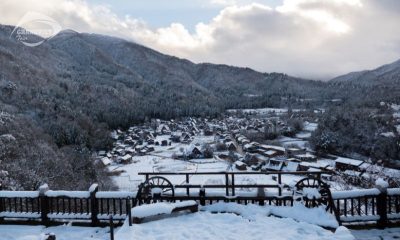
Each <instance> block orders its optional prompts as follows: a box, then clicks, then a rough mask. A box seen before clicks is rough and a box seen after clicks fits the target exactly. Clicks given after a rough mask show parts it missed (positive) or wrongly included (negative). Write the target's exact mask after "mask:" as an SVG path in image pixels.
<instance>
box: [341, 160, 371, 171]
mask: <svg viewBox="0 0 400 240" xmlns="http://www.w3.org/2000/svg"><path fill="white" fill-rule="evenodd" d="M363 163H364V161H361V160H356V159H351V158H344V157H338V158H337V159H336V160H335V168H336V170H340V171H346V170H353V171H359V169H360V166H361V165H362V164H363Z"/></svg>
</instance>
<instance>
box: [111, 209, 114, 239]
mask: <svg viewBox="0 0 400 240" xmlns="http://www.w3.org/2000/svg"><path fill="white" fill-rule="evenodd" d="M110 239H111V240H114V221H113V216H112V215H110Z"/></svg>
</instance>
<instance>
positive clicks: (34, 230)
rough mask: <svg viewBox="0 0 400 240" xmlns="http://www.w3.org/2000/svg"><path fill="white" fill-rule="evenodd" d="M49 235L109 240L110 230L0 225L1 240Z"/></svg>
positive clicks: (61, 238) (74, 239)
mask: <svg viewBox="0 0 400 240" xmlns="http://www.w3.org/2000/svg"><path fill="white" fill-rule="evenodd" d="M47 233H54V234H55V235H56V239H57V240H89V239H90V240H107V239H109V229H108V228H98V227H73V226H67V225H63V226H56V227H49V228H45V227H44V226H25V225H0V240H42V239H43V237H44V235H45V234H47Z"/></svg>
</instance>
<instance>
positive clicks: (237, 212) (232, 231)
mask: <svg viewBox="0 0 400 240" xmlns="http://www.w3.org/2000/svg"><path fill="white" fill-rule="evenodd" d="M164 204H165V203H164ZM154 206H155V207H158V205H157V204H155V205H154ZM146 207H147V208H151V205H147V206H146ZM144 210H146V211H145V212H149V211H148V209H144ZM321 225H322V226H326V227H330V228H331V229H333V230H332V231H331V230H327V229H325V228H322V227H321ZM46 233H54V234H55V235H56V238H57V240H75V239H79V240H89V239H90V240H108V239H109V228H107V227H106V228H98V227H74V226H70V225H63V226H56V227H49V228H45V227H43V226H23V225H0V240H42V239H43V236H44V235H45V234H46ZM399 238H400V228H388V229H384V230H378V229H372V230H348V229H347V228H345V227H338V225H337V222H336V220H335V218H334V217H333V216H332V215H330V214H328V213H326V211H325V210H324V209H323V208H314V209H308V208H305V207H304V206H302V205H300V204H298V205H295V206H294V207H276V206H258V205H253V204H249V205H239V204H236V203H217V204H213V205H208V206H205V207H201V208H200V211H199V212H197V213H192V214H191V213H180V214H173V215H171V216H169V217H165V218H162V219H159V220H154V219H153V221H148V222H144V223H142V224H134V225H133V226H131V227H129V225H128V223H127V221H126V222H125V223H124V225H123V226H122V227H119V228H116V229H115V239H116V240H131V239H132V240H133V239H135V240H136V239H146V240H147V239H149V240H153V239H154V240H155V239H174V240H180V239H182V240H187V239H188V240H190V239H196V240H197V239H212V240H214V239H221V240H223V239H242V240H248V239H249V240H251V239H254V240H261V239H274V240H280V239H281V240H297V239H301V240H317V239H318V240H356V239H357V240H394V239H399Z"/></svg>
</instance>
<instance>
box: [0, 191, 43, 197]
mask: <svg viewBox="0 0 400 240" xmlns="http://www.w3.org/2000/svg"><path fill="white" fill-rule="evenodd" d="M37 197H39V191H0V198H37Z"/></svg>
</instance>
